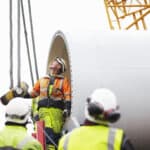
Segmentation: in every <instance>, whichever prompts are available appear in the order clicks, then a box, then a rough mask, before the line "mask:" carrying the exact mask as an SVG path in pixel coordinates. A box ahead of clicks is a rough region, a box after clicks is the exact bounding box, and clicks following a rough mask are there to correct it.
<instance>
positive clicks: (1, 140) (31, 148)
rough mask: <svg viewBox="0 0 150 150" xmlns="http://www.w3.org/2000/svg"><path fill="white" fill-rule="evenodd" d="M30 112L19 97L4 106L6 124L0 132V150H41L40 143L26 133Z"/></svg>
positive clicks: (27, 105)
mask: <svg viewBox="0 0 150 150" xmlns="http://www.w3.org/2000/svg"><path fill="white" fill-rule="evenodd" d="M30 111H31V109H30V107H29V104H27V103H24V102H23V98H20V97H19V98H14V99H13V100H12V101H10V103H9V104H8V105H7V106H6V112H5V117H6V119H5V120H6V122H5V126H4V127H3V129H2V130H1V131H0V149H3V150H5V149H6V150H11V149H12V150H13V149H14V150H15V149H16V150H17V149H18V150H42V145H41V143H40V142H39V141H37V140H36V139H35V138H33V137H32V136H31V135H29V134H28V132H27V128H26V125H27V123H28V120H29V116H30Z"/></svg>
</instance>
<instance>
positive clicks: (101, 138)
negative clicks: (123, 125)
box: [58, 125, 123, 150]
mask: <svg viewBox="0 0 150 150" xmlns="http://www.w3.org/2000/svg"><path fill="white" fill-rule="evenodd" d="M122 139H123V130H121V129H116V128H110V127H106V126H99V125H96V126H82V127H80V128H77V129H74V130H73V131H72V132H70V133H68V134H67V135H65V136H63V137H62V138H61V140H60V142H59V146H58V150H120V149H121V143H122Z"/></svg>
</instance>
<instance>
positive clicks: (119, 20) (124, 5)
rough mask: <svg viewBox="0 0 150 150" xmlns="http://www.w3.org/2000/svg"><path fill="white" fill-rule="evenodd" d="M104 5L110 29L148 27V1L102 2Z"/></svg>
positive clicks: (149, 10)
mask: <svg viewBox="0 0 150 150" xmlns="http://www.w3.org/2000/svg"><path fill="white" fill-rule="evenodd" d="M104 3H105V8H106V13H107V18H108V22H109V26H110V29H112V30H115V29H125V30H128V29H131V28H135V29H136V30H140V29H144V30H146V29H148V27H150V0H104ZM148 21H149V22H148Z"/></svg>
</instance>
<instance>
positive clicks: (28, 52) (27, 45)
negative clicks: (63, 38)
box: [21, 0, 34, 86]
mask: <svg viewBox="0 0 150 150" xmlns="http://www.w3.org/2000/svg"><path fill="white" fill-rule="evenodd" d="M21 10H22V18H23V25H24V34H25V40H26V47H27V54H28V61H29V68H30V75H31V81H32V86H33V85H34V79H33V72H32V65H31V57H30V51H29V42H28V34H27V29H26V22H25V15H24V6H23V1H22V0H21Z"/></svg>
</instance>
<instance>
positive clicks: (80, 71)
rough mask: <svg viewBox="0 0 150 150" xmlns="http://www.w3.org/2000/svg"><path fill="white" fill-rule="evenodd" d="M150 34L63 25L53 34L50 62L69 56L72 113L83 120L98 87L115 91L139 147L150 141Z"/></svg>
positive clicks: (123, 122)
mask: <svg viewBox="0 0 150 150" xmlns="http://www.w3.org/2000/svg"><path fill="white" fill-rule="evenodd" d="M149 39H150V34H149V32H120V31H119V32H113V31H112V32H111V31H108V32H105V33H104V32H103V33H101V31H98V30H97V31H93V30H91V31H85V32H84V31H82V32H80V31H78V32H73V31H72V32H64V33H62V32H61V31H58V32H56V33H55V34H54V36H53V39H52V42H51V47H50V50H49V56H48V62H47V64H48V63H49V61H50V60H51V59H52V58H53V57H55V56H61V57H63V58H65V59H66V60H67V65H68V71H67V73H66V74H67V76H68V78H69V79H70V81H71V85H72V96H73V100H72V101H73V107H72V114H73V116H75V117H76V118H77V119H78V120H79V122H80V123H83V120H84V105H85V101H86V98H87V97H88V96H89V95H90V94H91V92H92V91H93V90H94V89H96V88H101V87H102V88H109V89H111V90H112V91H114V92H115V93H116V96H117V98H118V103H119V105H120V111H121V119H120V121H118V123H116V124H115V125H114V126H116V127H120V128H123V129H124V130H125V132H126V134H127V136H128V137H129V138H130V139H131V141H132V142H133V144H134V146H135V147H136V149H137V150H143V149H144V150H146V149H148V148H149V147H150V144H149V139H150V119H149V112H150V110H149V106H150V101H149V100H150V94H149V90H150V83H149V81H150V59H149V58H150V51H149V47H150V43H149Z"/></svg>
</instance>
